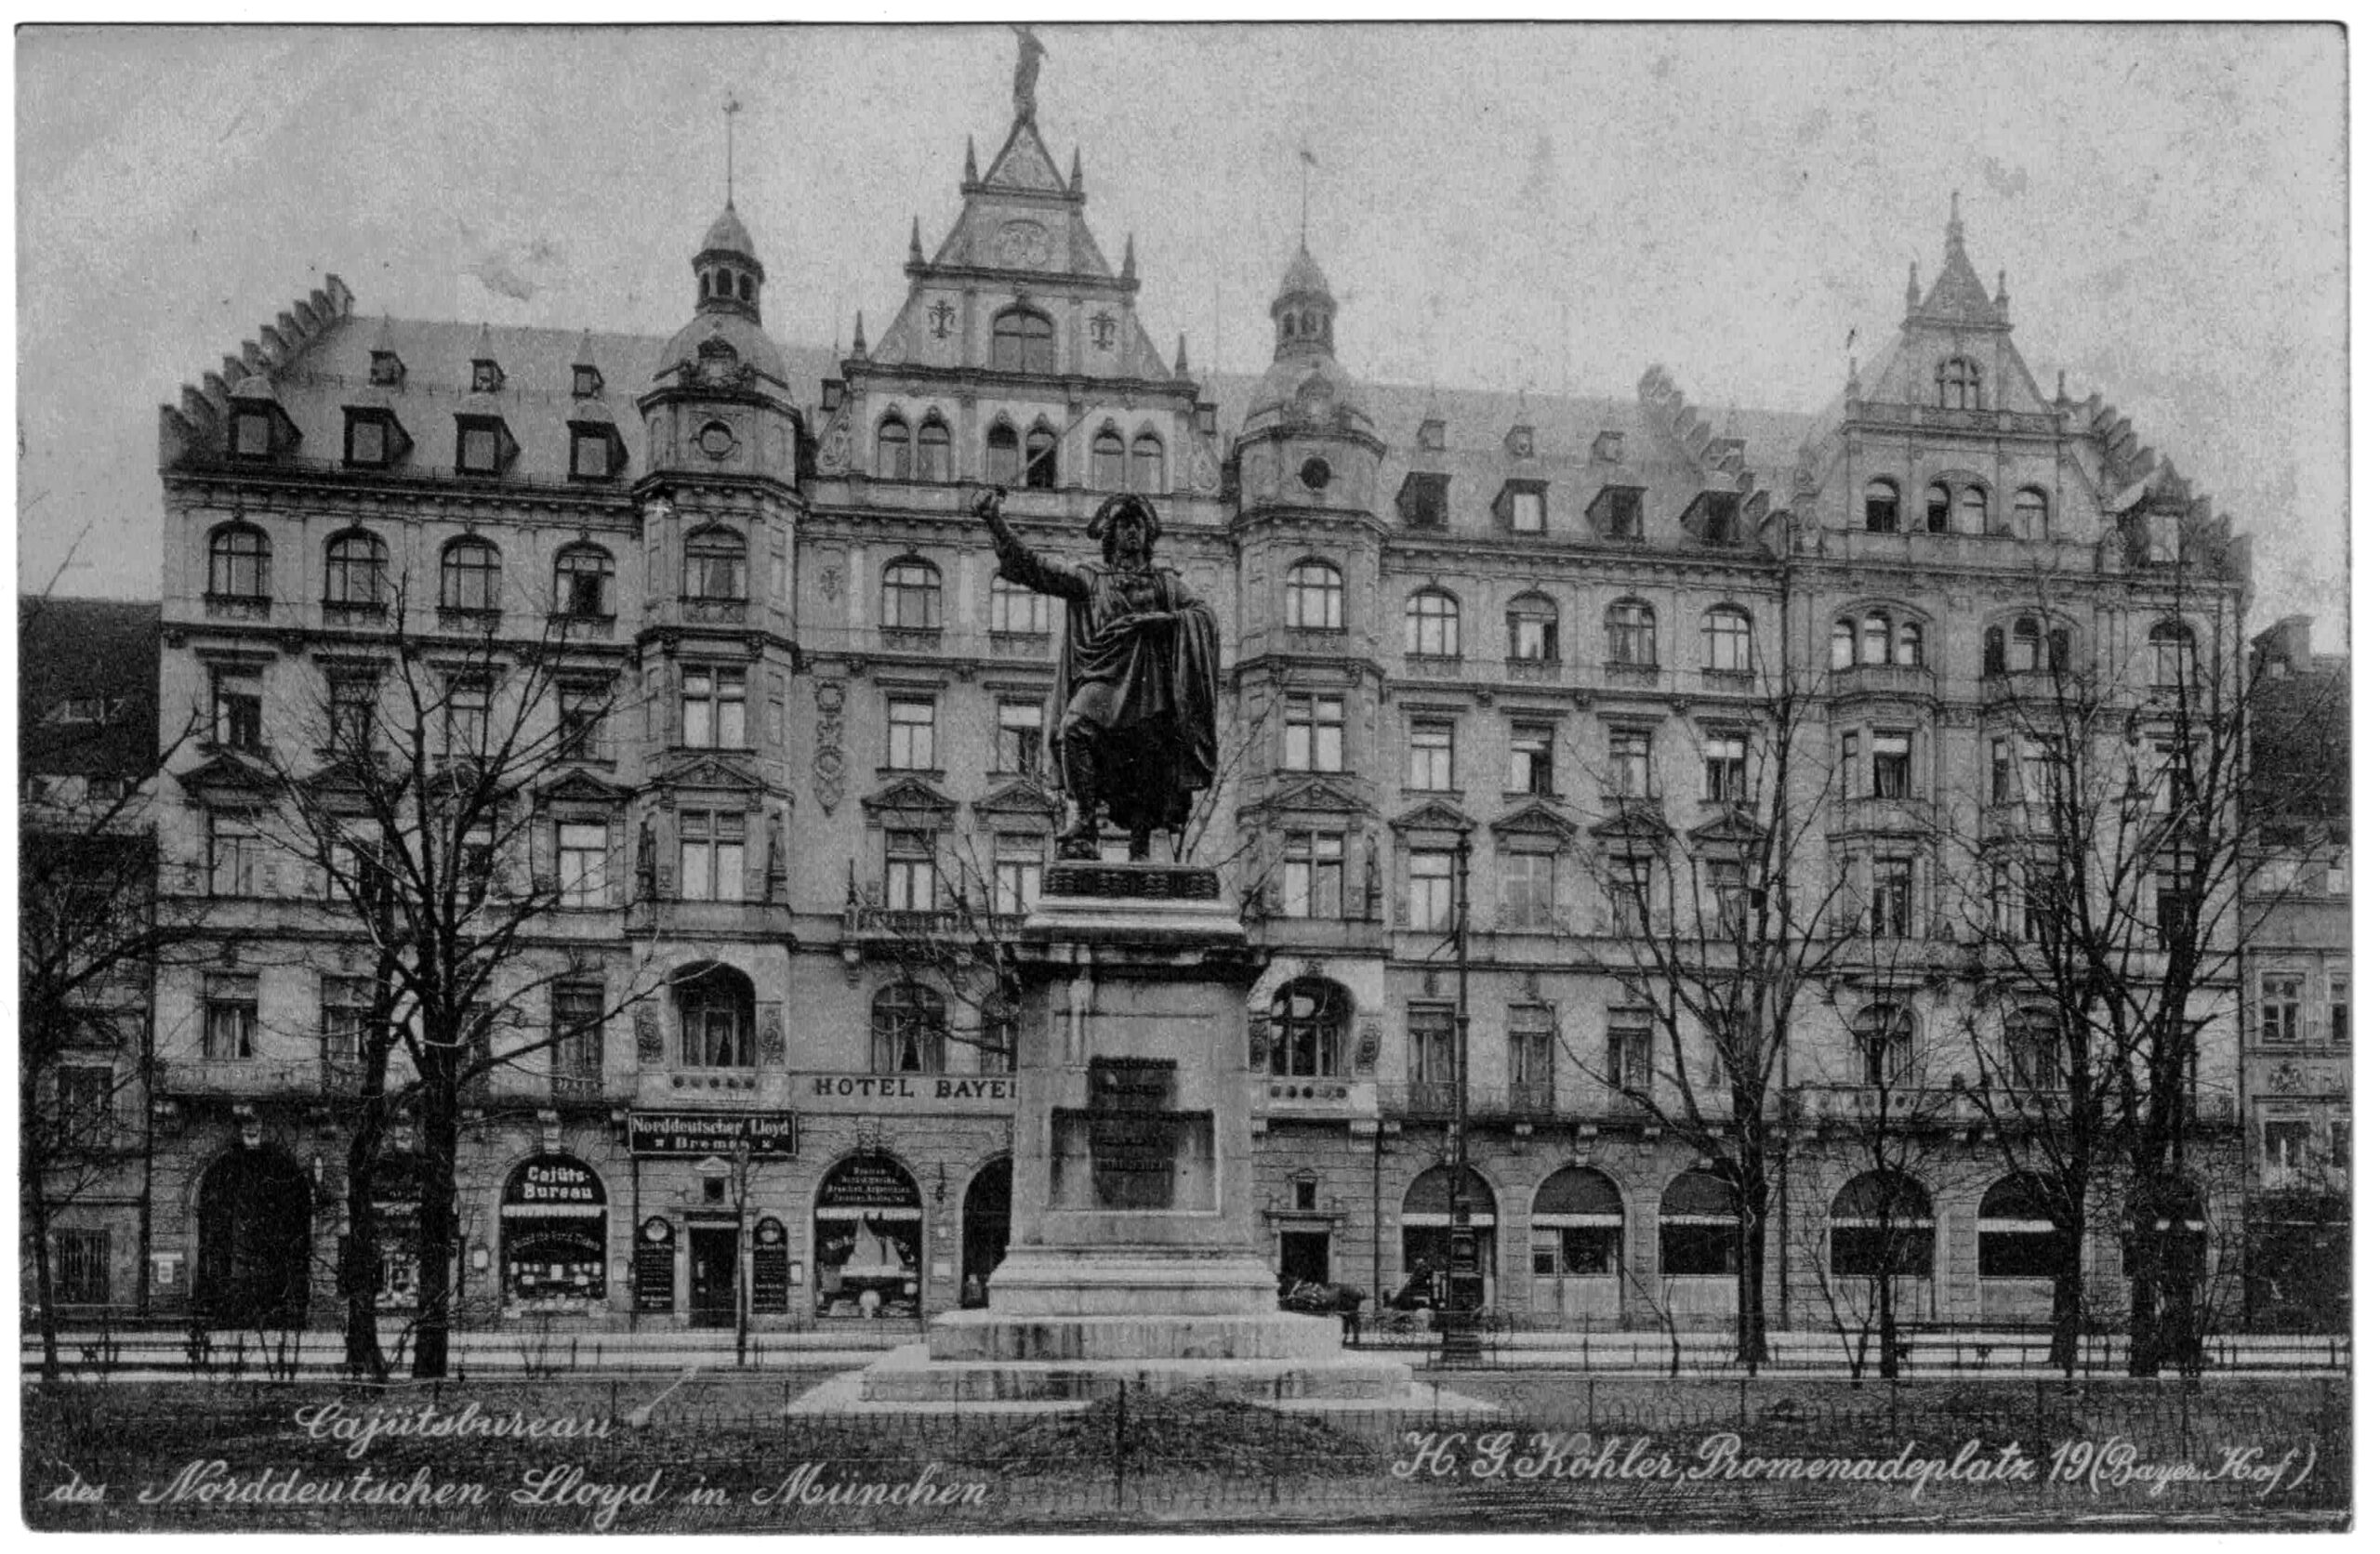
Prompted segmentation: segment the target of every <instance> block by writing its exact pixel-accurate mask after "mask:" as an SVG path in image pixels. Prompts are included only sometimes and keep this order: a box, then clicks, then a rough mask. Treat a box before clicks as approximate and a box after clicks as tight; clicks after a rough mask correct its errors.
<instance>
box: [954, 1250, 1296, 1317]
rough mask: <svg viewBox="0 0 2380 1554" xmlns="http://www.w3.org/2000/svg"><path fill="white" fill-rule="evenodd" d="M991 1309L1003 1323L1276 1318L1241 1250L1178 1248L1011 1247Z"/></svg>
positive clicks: (1269, 1279) (1274, 1293)
mask: <svg viewBox="0 0 2380 1554" xmlns="http://www.w3.org/2000/svg"><path fill="white" fill-rule="evenodd" d="M990 1293H991V1302H992V1305H991V1309H992V1310H993V1311H995V1312H996V1313H998V1314H999V1315H1001V1316H1007V1317H1061V1316H1064V1317H1094V1316H1116V1317H1137V1316H1168V1317H1172V1316H1200V1317H1215V1316H1243V1317H1259V1316H1270V1315H1275V1314H1277V1313H1278V1312H1279V1310H1280V1298H1279V1294H1278V1281H1277V1280H1276V1278H1275V1276H1274V1274H1273V1271H1272V1270H1270V1269H1269V1268H1267V1267H1265V1266H1264V1261H1263V1258H1259V1257H1257V1256H1256V1255H1255V1254H1254V1253H1252V1252H1249V1251H1245V1250H1239V1249H1229V1250H1226V1249H1223V1248H1206V1247H1180V1246H1065V1247H1055V1246H1012V1247H1010V1248H1009V1254H1008V1256H1007V1258H1004V1259H1003V1260H1002V1261H1001V1263H1000V1266H999V1267H998V1269H997V1270H995V1271H993V1273H992V1278H991V1286H990Z"/></svg>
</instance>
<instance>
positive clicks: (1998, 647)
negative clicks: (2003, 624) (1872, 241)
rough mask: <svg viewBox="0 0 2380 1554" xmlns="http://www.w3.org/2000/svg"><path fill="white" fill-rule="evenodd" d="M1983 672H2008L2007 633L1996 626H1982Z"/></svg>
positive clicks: (1997, 673)
mask: <svg viewBox="0 0 2380 1554" xmlns="http://www.w3.org/2000/svg"><path fill="white" fill-rule="evenodd" d="M1983 672H1984V673H1985V674H1987V675H2004V674H2006V673H2007V672H2008V634H2007V633H2006V632H2004V631H2003V630H2001V629H2000V628H1999V627H1998V626H1985V627H1984V628H1983Z"/></svg>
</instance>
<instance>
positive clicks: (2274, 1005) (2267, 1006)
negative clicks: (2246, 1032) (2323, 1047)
mask: <svg viewBox="0 0 2380 1554" xmlns="http://www.w3.org/2000/svg"><path fill="white" fill-rule="evenodd" d="M2305 988H2306V979H2305V978H2303V977H2277V976H2273V975H2271V974H2269V973H2268V974H2267V975H2266V977H2265V978H2264V1027H2263V1034H2264V1039H2265V1040H2266V1041H2268V1042H2284V1043H2290V1044H2293V1045H2294V1043H2295V1042H2296V1040H2297V1038H2298V1034H2299V1033H2298V1027H2297V1008H2298V1001H2299V999H2300V998H2301V997H2303V996H2304V994H2305Z"/></svg>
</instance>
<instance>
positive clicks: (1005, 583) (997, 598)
mask: <svg viewBox="0 0 2380 1554" xmlns="http://www.w3.org/2000/svg"><path fill="white" fill-rule="evenodd" d="M992 630H993V631H994V632H995V633H996V634H998V635H1001V636H1025V637H1047V636H1048V635H1049V634H1050V596H1049V595H1048V594H1045V593H1042V592H1040V591H1038V589H1034V588H1028V587H1026V586H1025V585H1024V584H1022V583H1012V582H1010V581H1009V580H1008V579H1007V578H1005V577H997V576H996V577H994V578H993V579H992Z"/></svg>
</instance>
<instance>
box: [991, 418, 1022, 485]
mask: <svg viewBox="0 0 2380 1554" xmlns="http://www.w3.org/2000/svg"><path fill="white" fill-rule="evenodd" d="M1020 468H1023V466H1022V465H1021V464H1019V462H1018V460H1017V441H1016V428H1014V427H1012V426H1010V425H1009V424H1008V423H1007V422H1006V421H997V422H994V423H993V425H992V429H991V431H990V432H989V433H987V434H986V435H985V438H984V479H985V480H986V481H990V482H991V483H992V484H994V485H998V486H1012V485H1014V484H1016V472H1017V470H1018V469H1020Z"/></svg>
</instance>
